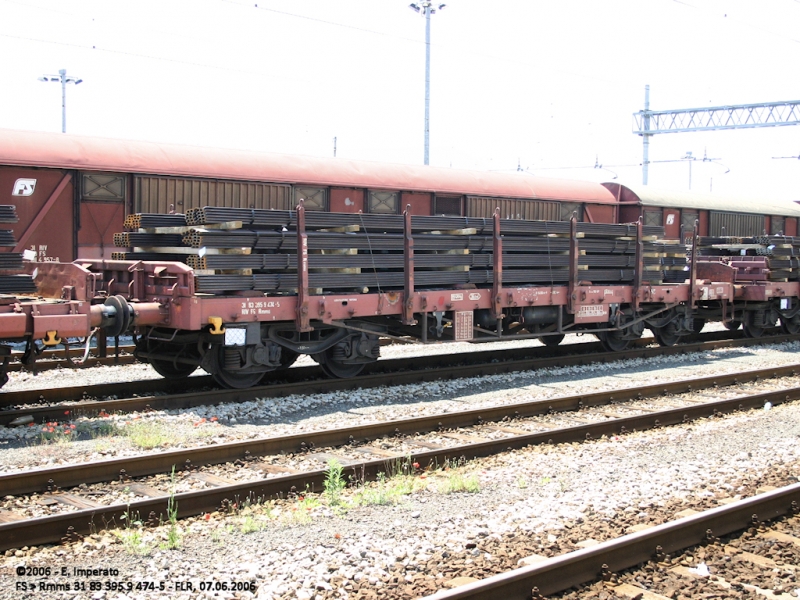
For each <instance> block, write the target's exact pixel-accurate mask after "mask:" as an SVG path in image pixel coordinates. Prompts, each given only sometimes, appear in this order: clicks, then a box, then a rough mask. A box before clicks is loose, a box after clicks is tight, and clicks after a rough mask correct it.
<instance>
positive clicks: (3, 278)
mask: <svg viewBox="0 0 800 600" xmlns="http://www.w3.org/2000/svg"><path fill="white" fill-rule="evenodd" d="M0 293H2V294H35V293H36V284H35V283H34V281H33V277H31V276H30V275H0Z"/></svg>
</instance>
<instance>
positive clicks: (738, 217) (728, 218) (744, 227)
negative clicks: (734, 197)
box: [708, 211, 767, 236]
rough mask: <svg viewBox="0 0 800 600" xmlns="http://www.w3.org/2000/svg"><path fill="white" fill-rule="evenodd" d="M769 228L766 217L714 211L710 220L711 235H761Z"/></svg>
mask: <svg viewBox="0 0 800 600" xmlns="http://www.w3.org/2000/svg"><path fill="white" fill-rule="evenodd" d="M766 227H767V217H766V216H765V215H748V214H743V213H726V212H719V211H712V212H711V215H710V218H709V228H708V233H709V235H714V236H721V235H735V236H750V235H761V234H762V233H763V232H764V230H765V229H766Z"/></svg>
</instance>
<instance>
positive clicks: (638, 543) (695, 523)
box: [427, 484, 800, 600]
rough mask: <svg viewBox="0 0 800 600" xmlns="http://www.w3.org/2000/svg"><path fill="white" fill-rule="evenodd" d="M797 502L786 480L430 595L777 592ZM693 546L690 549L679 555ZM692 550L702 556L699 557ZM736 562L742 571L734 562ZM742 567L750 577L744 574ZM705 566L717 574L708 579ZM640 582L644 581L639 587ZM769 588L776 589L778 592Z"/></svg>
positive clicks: (798, 532) (797, 487) (655, 599)
mask: <svg viewBox="0 0 800 600" xmlns="http://www.w3.org/2000/svg"><path fill="white" fill-rule="evenodd" d="M798 505H800V484H794V485H789V486H786V487H783V488H780V489H775V490H772V491H768V492H765V493H763V494H758V495H756V496H753V497H750V498H746V499H744V500H740V501H737V502H732V503H730V504H727V505H724V506H719V507H716V508H712V509H710V510H706V511H702V512H698V513H696V514H691V515H688V516H685V517H683V518H680V519H677V520H674V521H670V522H667V523H663V524H661V525H656V526H654V527H651V528H648V529H645V530H644V531H640V532H635V533H631V534H628V535H625V536H622V537H620V538H617V539H613V540H609V541H606V542H602V543H599V544H597V545H593V546H591V547H588V548H585V549H582V550H577V551H575V552H569V553H566V554H562V555H559V556H556V557H553V558H549V559H544V560H541V561H539V562H536V563H535V564H532V565H530V566H526V567H522V568H520V569H515V570H513V571H509V572H506V573H503V574H500V575H496V576H494V577H489V578H487V579H484V580H482V581H479V582H475V583H471V584H467V585H464V586H462V587H458V588H455V589H452V590H444V591H440V592H437V593H436V594H434V595H432V596H427V598H430V599H431V600H433V599H436V600H484V599H485V600H493V599H495V598H507V599H508V600H516V599H519V600H523V599H524V600H528V599H530V598H533V599H535V600H537V599H541V598H543V597H545V596H552V595H554V594H558V593H559V592H563V591H565V590H569V589H570V588H573V587H576V586H581V587H579V589H578V591H577V592H576V593H574V594H567V597H570V598H584V597H593V598H594V597H599V596H597V595H594V594H591V595H590V592H596V591H597V590H596V589H593V588H592V587H591V586H590V585H585V584H587V582H598V581H599V582H601V586H602V587H601V589H605V590H607V591H608V592H609V595H608V597H611V598H629V599H631V600H634V599H647V600H666V599H668V598H673V597H676V596H677V594H678V593H681V592H682V593H683V594H684V597H721V596H717V594H724V593H725V592H731V591H732V592H733V593H734V594H735V593H736V592H737V591H742V592H744V591H749V592H751V593H753V594H758V595H759V596H761V597H766V598H778V597H781V595H782V593H783V592H784V588H783V586H782V585H781V584H776V583H774V581H775V579H776V578H777V579H779V580H780V577H779V575H781V574H782V575H783V578H784V579H787V580H788V582H787V583H789V585H791V581H792V580H794V574H795V573H796V570H797V566H796V565H792V564H789V565H785V564H779V563H778V562H776V561H775V560H774V559H773V558H771V557H770V555H772V556H774V555H775V553H774V552H773V551H771V550H773V549H774V547H775V546H776V544H777V545H780V544H783V545H789V546H795V547H800V519H798V518H797V517H793V518H792V517H791V515H793V514H796V513H797V512H798ZM784 517H790V518H788V519H785V520H783V521H779V522H777V523H772V524H770V525H769V526H767V527H765V526H764V522H765V521H770V520H774V519H781V518H784ZM743 531H746V533H744V534H743V535H738V536H736V538H733V539H727V540H724V541H723V543H720V539H719V538H721V537H724V536H729V535H731V534H741V532H743ZM787 531H788V532H789V533H787ZM697 547H699V550H698V548H697ZM692 548H694V550H693V552H692V553H691V554H688V553H684V551H685V550H687V549H692ZM687 554H688V556H689V560H691V561H692V562H694V564H697V563H699V562H702V564H703V566H704V567H705V569H703V568H694V570H692V568H690V567H687V566H685V564H684V563H686V562H689V560H686V555H687ZM790 554H794V553H792V552H790ZM697 556H703V559H702V560H701V561H698V560H697V558H696V557H697ZM643 563H644V565H645V566H644V567H639V568H636V569H635V570H634V571H633V572H631V573H628V577H624V579H625V582H622V581H621V580H620V576H619V575H620V572H621V571H623V570H625V569H630V568H631V567H636V566H637V565H642V564H643ZM737 563H738V564H740V565H741V566H742V567H744V569H737V568H735V565H736V564H737ZM743 571H744V572H749V573H750V574H755V575H754V576H751V577H746V578H743V577H742V572H743ZM709 572H710V573H715V574H716V575H715V576H714V577H710V576H709ZM743 579H744V581H743ZM629 581H630V582H631V583H629ZM634 581H636V582H637V583H632V582H634ZM642 581H647V582H648V583H649V585H645V586H643V585H641V583H639V582H642ZM747 581H755V584H754V583H747ZM759 584H760V585H759ZM794 587H796V584H794ZM771 588H779V589H778V590H777V593H776V592H775V591H773V589H771ZM786 591H788V590H786ZM659 592H661V593H659ZM611 594H613V595H611ZM786 597H789V596H786Z"/></svg>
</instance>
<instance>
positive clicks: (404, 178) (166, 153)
mask: <svg viewBox="0 0 800 600" xmlns="http://www.w3.org/2000/svg"><path fill="white" fill-rule="evenodd" d="M0 164H6V165H20V166H30V167H62V168H69V169H79V170H84V169H86V170H93V171H112V172H123V173H136V172H140V173H149V174H159V175H173V176H188V177H203V178H208V179H238V180H245V181H269V182H275V183H303V184H318V185H323V186H334V187H358V188H373V189H379V190H381V189H383V190H386V189H389V190H391V189H397V190H404V191H419V192H430V191H431V190H435V191H437V192H440V193H450V194H472V195H480V196H503V197H508V198H530V199H546V200H550V199H553V200H576V201H590V202H596V203H605V204H615V202H616V199H615V196H614V194H613V193H611V192H610V191H609V190H608V189H606V188H605V187H603V186H602V185H600V184H597V183H589V182H582V181H568V180H560V179H548V178H544V177H533V176H531V175H529V174H527V173H514V174H504V173H493V172H482V171H463V170H459V169H445V168H438V167H430V166H425V167H423V166H419V167H418V166H411V165H396V164H381V163H374V162H366V161H364V162H357V161H350V160H344V159H341V158H335V159H334V158H314V157H309V156H292V155H283V154H267V153H260V152H252V151H244V150H218V149H212V148H203V147H198V146H179V145H173V144H161V143H155V142H139V141H130V140H111V139H104V138H96V137H89V136H78V135H73V134H54V133H45V132H32V131H15V130H7V129H6V130H2V131H0Z"/></svg>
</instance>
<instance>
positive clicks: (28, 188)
mask: <svg viewBox="0 0 800 600" xmlns="http://www.w3.org/2000/svg"><path fill="white" fill-rule="evenodd" d="M35 189H36V180H35V179H17V180H16V181H15V182H14V189H13V190H12V192H11V195H12V196H32V195H33V190H35Z"/></svg>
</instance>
